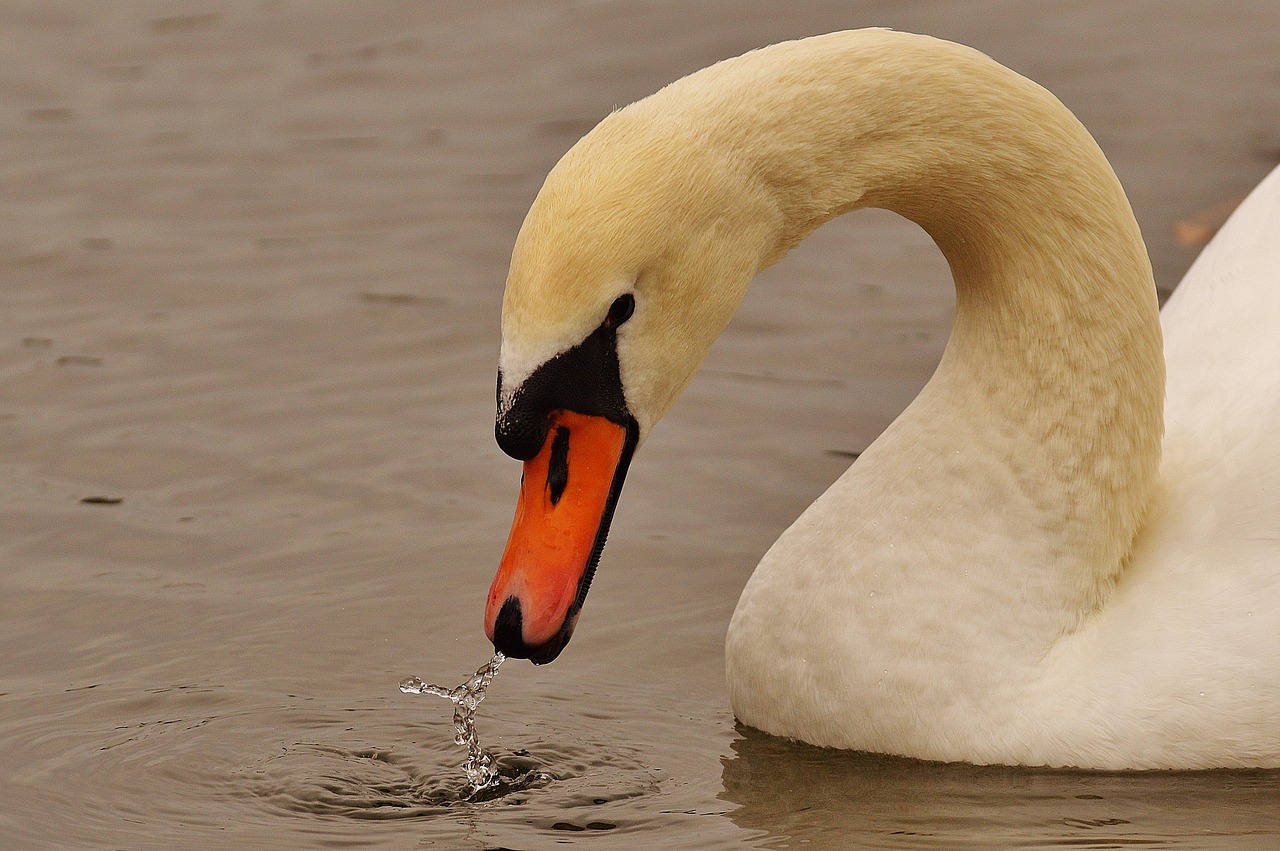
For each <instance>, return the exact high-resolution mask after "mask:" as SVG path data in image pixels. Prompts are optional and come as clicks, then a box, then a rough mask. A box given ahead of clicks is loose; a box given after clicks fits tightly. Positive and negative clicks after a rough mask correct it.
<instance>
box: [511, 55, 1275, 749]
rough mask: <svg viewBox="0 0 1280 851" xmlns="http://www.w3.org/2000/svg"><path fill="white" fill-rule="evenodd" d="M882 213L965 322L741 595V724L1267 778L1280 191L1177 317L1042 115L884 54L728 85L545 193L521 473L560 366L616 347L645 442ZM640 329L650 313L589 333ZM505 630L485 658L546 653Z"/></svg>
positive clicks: (1079, 145)
mask: <svg viewBox="0 0 1280 851" xmlns="http://www.w3.org/2000/svg"><path fill="white" fill-rule="evenodd" d="M866 206H876V207H885V208H888V209H891V210H894V211H896V212H899V213H900V214H902V215H904V216H906V217H907V218H910V219H912V220H913V221H915V222H916V223H918V224H919V225H921V227H923V228H924V229H925V230H926V231H927V232H928V233H929V234H930V235H931V236H932V237H933V239H934V240H935V241H936V242H937V244H938V245H939V247H940V248H941V250H942V252H943V253H944V255H945V256H946V257H947V260H948V262H949V263H950V265H951V269H952V273H953V277H954V279H955V285H956V305H957V307H956V320H955V325H954V327H953V331H952V335H951V338H950V341H949V343H948V345H947V348H946V351H945V353H944V355H943V358H942V361H941V363H940V365H939V366H938V369H937V371H936V373H935V374H934V376H933V377H932V379H931V380H930V381H929V383H928V384H927V385H926V387H925V388H924V390H923V391H922V392H921V393H920V395H919V396H918V397H917V398H916V400H915V401H914V402H913V403H912V404H911V405H910V406H909V407H908V408H907V409H906V410H905V411H904V412H903V413H902V415H901V416H900V417H899V418H898V419H897V420H896V421H895V422H894V423H893V424H892V425H891V426H890V427H889V428H888V429H887V430H886V431H885V432H884V434H883V435H881V436H880V438H879V439H877V440H876V441H875V442H874V443H873V444H872V445H871V446H870V447H869V448H868V449H867V450H866V451H865V452H864V453H863V454H862V456H861V457H860V458H859V459H858V460H857V462H855V463H854V464H853V465H852V466H851V467H850V468H849V470H848V471H847V472H846V473H845V474H844V475H843V476H841V477H840V479H839V480H837V481H836V482H835V483H834V484H833V485H832V486H831V488H830V489H829V490H828V491H827V492H826V493H824V494H823V495H822V496H821V497H820V498H819V499H818V500H817V501H816V502H814V504H813V505H812V506H811V507H810V508H809V509H808V510H807V511H805V512H804V514H803V515H802V516H801V517H800V518H799V519H798V520H797V521H796V522H795V523H794V525H792V526H791V527H790V528H789V529H788V530H787V531H786V532H785V533H784V534H783V535H782V536H781V537H780V538H779V539H778V541H777V542H776V543H775V544H774V546H773V547H772V548H771V549H770V550H769V552H768V553H767V554H766V555H765V557H764V558H763V560H762V561H761V563H760V565H759V567H758V568H757V569H756V571H755V573H754V574H753V575H752V577H751V579H750V581H749V582H748V583H747V586H746V588H745V589H744V591H743V593H742V597H741V599H740V600H739V603H738V607H737V609H736V611H735V613H734V616H733V619H732V621H731V623H730V625H729V629H728V636H727V642H726V673H727V679H728V686H729V694H730V699H731V701H732V705H733V709H734V712H735V714H736V715H737V717H738V718H739V719H740V720H741V721H742V722H743V723H745V724H747V725H749V726H753V727H756V728H759V729H761V730H764V731H765V732H768V733H773V734H775V735H780V736H786V737H791V738H795V739H799V740H802V741H806V742H810V743H812V744H816V745H824V746H831V747H837V748H847V749H859V750H869V751H879V752H885V753H893V754H899V755H904V756H910V757H917V758H923V759H933V760H949V761H951V760H954V761H968V762H976V763H1001V764H1022V765H1052V766H1078V767H1087V768H1097V769H1149V768H1166V769H1169V768H1209V767H1219V766H1280V708H1278V707H1280V428H1277V424H1278V423H1280V378H1277V376H1278V375H1280V333H1277V330H1276V329H1277V326H1280V238H1278V237H1280V171H1278V172H1277V173H1274V174H1272V175H1271V177H1270V178H1268V180H1267V181H1265V182H1264V183H1263V185H1262V186H1260V187H1259V188H1258V190H1256V191H1255V193H1254V194H1253V195H1252V196H1251V197H1250V198H1249V199H1248V200H1247V201H1246V202H1245V203H1244V205H1243V206H1242V207H1241V208H1240V209H1239V211H1238V212H1237V213H1236V214H1235V216H1234V217H1233V219H1232V220H1231V221H1230V222H1229V223H1228V224H1227V225H1226V227H1225V228H1224V229H1223V231H1222V232H1221V233H1220V234H1219V236H1218V237H1217V238H1216V239H1215V240H1214V241H1213V243H1212V244H1211V245H1210V246H1209V247H1208V248H1207V249H1206V250H1205V252H1204V254H1203V256H1202V257H1201V258H1200V259H1199V260H1198V261H1197V263H1196V264H1195V266H1194V267H1193V268H1192V270H1191V271H1190V272H1189V273H1188V275H1187V278H1186V280H1185V281H1184V282H1183V284H1182V285H1181V287H1180V288H1179V289H1178V291H1177V293H1176V294H1175V295H1174V297H1173V298H1172V300H1171V301H1170V302H1169V304H1168V306H1167V307H1166V308H1165V310H1164V313H1163V315H1161V314H1160V313H1159V309H1158V306H1157V301H1156V294H1155V288H1154V285H1153V282H1152V278H1151V269H1150V264H1149V261H1148V259H1147V254H1146V249H1145V247H1144V246H1143V243H1142V239H1141V235H1140V233H1139V231H1138V227H1137V224H1136V222H1135V221H1134V219H1133V215H1132V212H1131V210H1130V207H1129V204H1128V201H1127V200H1126V198H1125V196H1124V192H1123V190H1122V189H1121V187H1120V185H1119V182H1118V181H1117V180H1116V178H1115V175H1114V174H1113V172H1112V170H1111V168H1110V166H1109V165H1108V164H1107V162H1106V160H1105V158H1104V157H1103V155H1102V153H1101V151H1099V149H1098V147H1097V145H1096V144H1095V143H1094V142H1093V140H1092V138H1091V137H1090V136H1089V134H1088V133H1087V132H1086V131H1085V130H1084V128H1083V127H1082V126H1081V125H1080V124H1079V122H1078V121H1076V119H1075V118H1074V117H1073V116H1072V115H1071V114H1070V112H1069V111H1068V110H1067V109H1066V108H1065V107H1063V106H1062V105H1061V104H1060V103H1059V102H1058V101H1057V100H1056V99H1055V98H1054V97H1053V96H1052V95H1050V94H1049V93H1048V92H1046V91H1045V90H1043V89H1042V88H1040V87H1039V86H1036V85H1035V84H1034V83H1031V82H1030V81H1028V80H1026V79H1024V78H1022V77H1020V76H1018V75H1017V74H1015V73H1013V72H1012V71H1009V70H1008V69H1005V68H1003V67H1002V66H1000V65H998V64H997V63H995V62H993V61H992V60H990V59H988V58H987V57H985V56H982V55H981V54H979V53H977V52H976V51H973V50H970V49H968V48H964V47H961V46H958V45H954V44H951V43H948V42H944V41H939V40H936V39H932V38H928V37H924V36H916V35H910V34H905V33H896V32H891V31H887V30H860V31H854V32H843V33H832V34H829V35H825V36H819V37H815V38H809V39H804V40H801V41H796V42H788V43H784V44H779V45H774V46H772V47H769V48H765V49H762V50H759V51H755V52H753V53H749V54H746V55H744V56H742V57H738V58H736V59H731V60H727V61H725V62H722V63H719V64H717V65H715V66H712V67H710V68H708V69H704V70H703V71H701V72H698V73H697V74H694V75H692V76H690V77H687V78H684V79H683V80H680V81H677V82H676V83H673V84H672V85H670V86H668V87H667V88H666V89H663V90H662V91H660V92H658V93H657V94H655V95H653V96H651V97H650V98H647V99H645V100H643V101H640V102H638V103H636V104H633V105H632V106H630V107H628V108H626V109H623V110H620V111H619V112H617V113H614V114H613V115H612V116H610V117H609V118H607V119H605V121H603V122H602V123H601V124H600V125H599V126H598V127H597V128H596V129H595V130H594V131H592V132H591V133H590V134H588V135H587V136H586V137H584V138H583V139H582V140H581V141H580V142H579V143H578V144H577V145H576V146H574V148H573V149H572V150H571V151H570V152H569V153H568V154H566V156H565V157H564V159H563V160H562V161H561V162H560V163H559V164H558V165H557V166H556V168H555V169H554V170H553V171H552V172H551V174H550V175H549V176H548V178H547V182H546V184H545V186H544V187H543V190H542V192H541V193H540V194H539V196H538V199H537V200H536V201H535V203H534V205H533V207H532V209H531V210H530V212H529V215H528V218H527V219H526V221H525V224H524V227H523V228H522V230H521V233H520V236H519V238H518V240H517V243H516V247H515V250H514V252H513V257H512V266H511V272H510V276H509V278H508V282H507V290H506V295H505V298H504V303H503V339H502V351H501V355H500V384H499V437H500V440H502V438H503V433H504V431H503V430H504V423H507V425H508V426H509V428H508V432H509V434H508V439H509V440H514V438H512V437H510V435H514V434H517V433H519V432H520V430H519V429H518V428H516V427H515V426H510V423H511V422H514V420H513V419H512V418H513V417H515V415H516V413H518V412H520V411H521V410H523V409H529V410H533V409H532V408H530V405H531V404H532V403H531V402H530V400H531V399H534V398H539V399H542V398H544V396H545V394H546V393H550V392H551V391H549V390H546V387H547V386H550V385H549V384H548V381H549V380H548V381H544V380H543V377H544V375H545V374H549V373H547V368H548V364H553V363H555V364H563V363H566V362H568V360H567V359H570V358H569V355H568V354H567V353H570V352H575V353H580V352H581V351H585V350H584V349H582V346H583V345H585V344H584V342H583V341H584V340H590V339H596V338H597V337H598V335H600V334H602V333H603V334H605V337H601V338H600V339H607V344H608V345H609V346H612V347H613V349H612V350H611V351H614V353H615V354H614V357H616V379H615V380H616V381H617V382H618V383H619V384H620V387H621V391H622V394H623V396H625V407H626V411H627V414H626V416H625V417H622V418H619V417H615V418H614V419H615V421H616V422H624V421H625V422H629V423H632V424H633V425H632V426H630V427H631V428H633V430H634V432H635V434H636V437H637V441H636V442H638V441H642V440H643V439H644V437H645V436H646V435H647V434H648V433H649V431H650V429H651V428H652V427H653V425H654V423H655V422H656V421H657V420H658V419H659V418H661V416H662V415H663V414H664V413H665V412H666V410H667V409H668V408H669V407H670V405H671V404H672V403H673V402H674V400H675V398H676V396H678V394H679V393H680V391H681V390H682V389H683V388H684V386H685V385H686V384H687V383H688V381H689V379H690V378H691V377H692V375H693V373H694V371H695V370H696V369H697V367H698V365H699V364H700V363H701V361H702V359H703V357H704V355H705V354H706V352H707V350H708V349H709V347H710V345H711V343H712V342H713V340H714V339H715V337H716V336H718V334H719V333H720V332H721V331H722V330H723V328H724V327H725V325H726V324H727V322H728V321H729V318H730V317H731V315H732V313H733V311H734V310H735V309H736V307H737V305H738V303H739V302H740V300H741V299H742V297H743V295H744V293H745V291H746V287H747V284H748V282H749V281H750V279H751V278H752V277H753V276H754V274H755V273H756V272H757V271H758V270H760V269H761V268H763V267H765V266H767V265H769V264H771V263H773V262H775V261H776V260H778V259H779V258H781V257H782V256H783V255H784V254H785V253H786V252H787V251H788V250H789V249H790V248H791V247H793V246H794V245H796V244H797V243H798V242H800V241H801V240H802V239H803V238H804V237H805V236H806V235H807V234H808V233H809V232H810V231H812V230H813V229H814V228H816V227H818V226H819V225H821V224H822V223H823V222H825V221H827V220H828V219H830V218H831V217H833V216H835V215H839V214H841V213H843V212H846V211H849V210H853V209H857V208H860V207H866ZM625 298H633V299H634V302H633V303H634V316H632V315H631V314H630V313H629V312H628V313H627V314H626V316H625V317H624V319H623V321H625V323H626V324H625V325H623V324H619V323H618V322H616V321H614V320H612V319H609V318H606V319H605V320H604V321H603V323H602V317H606V316H608V317H615V311H616V306H617V305H618V304H619V303H621V302H620V301H619V300H620V299H625ZM611 305H614V307H611ZM616 315H617V316H622V314H621V313H617V314H616ZM611 322H612V324H611ZM593 329H597V330H595V331H593ZM573 357H575V358H576V357H579V354H574V355H573ZM584 357H585V356H584ZM611 363H612V361H611ZM1166 364H1167V368H1168V380H1167V384H1166V376H1165V370H1166ZM611 374H612V373H611ZM531 388H537V393H535V392H534V389H531ZM566 392H567V391H566ZM538 394H543V395H538ZM546 398H551V397H546ZM566 398H567V397H566ZM543 406H544V407H547V408H554V407H555V405H553V404H551V403H549V402H547V403H544V404H543ZM567 406H569V405H567ZM570 407H571V406H570ZM539 411H541V409H538V410H535V411H533V413H532V414H529V411H525V412H524V414H523V415H529V416H534V417H536V416H545V415H546V411H542V412H541V413H539ZM521 428H525V426H521ZM525 430H526V431H527V430H528V429H527V428H525ZM562 430H563V431H564V432H565V433H564V435H563V437H564V440H565V441H566V442H567V441H568V439H569V432H568V430H567V429H562ZM545 431H546V428H545V426H544V427H543V432H545ZM556 434H559V431H557V432H556ZM619 440H621V438H619ZM550 443H551V438H550V437H548V438H547V445H548V446H550ZM512 445H515V444H514V443H512ZM610 445H611V446H613V445H615V444H610ZM531 446H532V444H531ZM504 448H507V447H506V445H505V444H504ZM532 451H533V450H532V449H530V451H529V453H527V454H526V455H525V456H522V457H528V455H531V454H532ZM611 451H612V450H611ZM629 453H630V449H629V448H628V449H624V450H623V451H622V457H623V461H622V462H621V463H619V465H618V468H619V470H620V472H619V474H618V475H617V476H616V477H615V478H614V480H613V481H614V485H613V491H612V497H611V498H613V497H616V491H617V489H619V488H620V487H621V473H622V472H625V467H626V463H627V461H629V458H630V454H629ZM513 454H516V453H515V452H513ZM570 457H574V456H570ZM571 463H572V464H573V465H577V464H578V463H579V462H577V461H576V460H574V461H572V462H571ZM575 469H577V467H576V466H570V467H569V469H568V480H569V481H570V482H573V481H574V475H575V474H574V470H575ZM529 471H530V467H529V466H528V465H526V478H528V476H529V475H530V473H529ZM544 475H546V476H547V477H548V483H549V482H550V474H549V473H545V474H544ZM561 487H562V488H563V485H561ZM523 498H524V497H523V496H522V499H523ZM529 498H530V499H531V500H533V499H535V498H536V494H535V495H534V496H530V497H529ZM553 503H554V500H553ZM524 505H525V503H523V502H522V511H523V510H524V509H523V506H524ZM608 506H609V507H608V509H607V510H606V511H605V514H604V519H603V520H602V521H600V530H601V531H600V534H599V535H598V537H597V548H596V551H595V553H594V555H593V556H592V558H593V559H594V558H598V556H599V551H598V549H599V547H601V546H603V534H604V531H607V526H608V518H609V516H610V515H611V513H612V502H609V503H608ZM551 507H552V504H550V503H549V504H548V506H547V508H548V510H551ZM591 516H593V517H598V516H599V512H596V514H593V515H591ZM519 522H520V521H519V518H518V520H517V525H519ZM519 546H520V544H519V542H518V541H517V533H516V531H515V530H513V538H512V543H509V545H508V553H513V552H516V551H517V550H519ZM505 558H506V557H504V559H505ZM512 558H516V556H512ZM504 563H505V562H504ZM504 569H505V568H504ZM513 569H514V568H513ZM591 570H594V561H591V562H590V565H589V569H588V570H587V571H586V574H585V576H586V579H585V584H586V585H589V582H590V573H591ZM511 581H512V580H503V581H501V582H500V581H497V580H496V581H495V591H494V592H493V594H491V607H492V608H493V610H494V612H496V610H497V606H498V605H500V604H502V603H503V601H504V600H507V601H508V602H510V601H512V600H517V601H523V603H522V604H523V605H524V611H525V613H526V620H525V621H524V623H525V624H526V629H527V624H528V623H529V622H530V621H529V620H528V617H530V615H529V614H528V613H529V612H531V611H533V606H534V603H533V602H532V597H533V595H534V592H533V591H531V590H529V589H530V588H532V587H533V586H532V585H530V584H529V583H526V582H524V580H520V582H521V583H524V584H516V585H511V584H510V582H511ZM504 582H507V583H508V584H503V583H504ZM500 586H501V587H500ZM509 588H514V589H515V590H509ZM577 588H578V596H577V598H576V604H574V606H572V607H571V608H569V609H568V610H567V611H568V614H565V615H563V619H564V629H562V630H561V633H562V634H561V635H560V638H559V639H558V640H559V641H560V644H559V645H557V646H556V648H555V649H554V651H553V652H551V653H550V654H549V655H548V656H544V658H543V659H542V661H547V660H549V658H554V655H555V653H558V652H559V649H560V647H562V646H563V642H565V641H567V640H568V635H569V633H570V632H571V631H572V627H573V623H574V622H576V619H577V606H580V605H581V600H582V596H584V595H585V593H586V592H585V586H584V584H583V583H581V582H580V583H579V585H578V586H577ZM521 595H524V596H521ZM502 611H503V614H502V615H497V614H493V613H491V615H490V623H491V624H492V623H494V622H495V620H496V621H497V622H498V623H499V625H498V626H497V627H496V629H497V634H498V635H499V638H495V644H500V641H501V640H505V639H502V638H501V636H502V635H504V634H507V635H516V636H517V639H516V640H515V644H516V646H517V648H519V647H523V646H524V645H523V644H522V643H521V642H528V641H531V639H529V638H528V637H527V635H526V636H525V638H519V636H520V635H522V633H520V627H521V623H522V621H521V616H520V611H521V610H520V607H519V606H516V607H515V616H514V620H512V618H511V617H510V615H511V612H510V611H508V610H507V609H506V608H503V610H502ZM557 611H565V610H564V609H563V607H562V609H560V610H557ZM503 617H506V619H507V622H506V625H505V626H503V625H502V619H503ZM557 617H561V616H560V615H557ZM557 623H558V621H557ZM512 624H514V626H513V625H512ZM504 630H505V633H504ZM512 630H514V632H513V631H512ZM490 634H491V637H493V635H494V634H495V633H494V627H492V626H491V629H490ZM500 649H501V646H500ZM535 660H536V657H535Z"/></svg>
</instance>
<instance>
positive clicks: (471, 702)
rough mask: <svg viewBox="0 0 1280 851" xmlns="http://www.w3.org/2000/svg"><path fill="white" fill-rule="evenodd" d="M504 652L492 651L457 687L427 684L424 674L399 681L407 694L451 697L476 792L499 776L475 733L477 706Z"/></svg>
mask: <svg viewBox="0 0 1280 851" xmlns="http://www.w3.org/2000/svg"><path fill="white" fill-rule="evenodd" d="M506 658H507V657H506V656H503V655H502V654H501V653H495V654H493V658H492V659H490V660H489V661H488V662H486V663H485V664H483V665H481V666H480V669H479V670H478V671H476V672H475V675H474V676H472V677H471V678H470V679H468V680H467V681H466V682H465V683H463V684H462V685H460V686H458V687H457V688H452V689H450V688H444V687H443V686H438V685H433V684H430V683H426V682H424V681H423V680H422V678H421V677H409V678H408V679H406V680H405V681H404V682H402V683H400V691H402V692H404V693H405V694H434V695H436V696H438V697H444V698H448V699H449V700H450V701H452V702H453V726H454V736H453V740H454V741H455V742H457V743H458V744H460V745H464V746H465V747H466V749H467V759H466V761H465V762H463V763H462V770H463V772H464V773H465V774H466V775H467V782H468V783H470V784H471V793H472V794H473V795H474V794H475V793H476V792H480V791H481V790H483V789H487V788H488V787H489V786H490V785H491V784H493V783H494V782H495V781H496V780H497V778H498V766H497V763H496V762H495V760H494V758H493V754H491V753H489V752H488V751H486V750H485V749H484V748H482V747H481V746H480V738H479V737H478V736H477V735H476V723H475V719H476V708H477V707H478V706H479V705H480V701H482V700H484V696H485V691H486V690H488V688H489V683H491V682H493V678H494V676H496V675H497V673H498V666H499V665H501V664H502V661H503V660H504V659H506Z"/></svg>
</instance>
